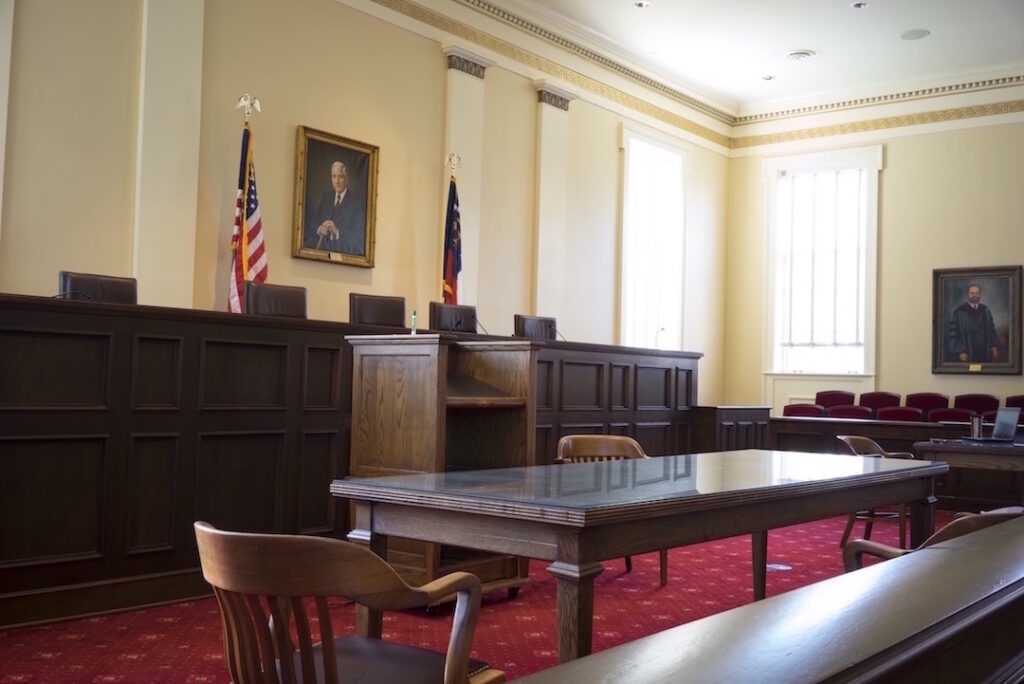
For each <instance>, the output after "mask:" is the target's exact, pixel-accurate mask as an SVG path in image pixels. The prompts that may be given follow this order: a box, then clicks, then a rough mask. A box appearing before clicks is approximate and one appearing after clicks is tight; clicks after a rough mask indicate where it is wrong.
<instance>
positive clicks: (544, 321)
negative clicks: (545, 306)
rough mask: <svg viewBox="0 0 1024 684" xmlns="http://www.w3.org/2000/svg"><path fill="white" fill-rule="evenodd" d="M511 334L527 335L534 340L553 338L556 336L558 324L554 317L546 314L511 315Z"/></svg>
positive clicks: (517, 335)
mask: <svg viewBox="0 0 1024 684" xmlns="http://www.w3.org/2000/svg"><path fill="white" fill-rule="evenodd" d="M512 329H513V332H512V334H513V335H514V336H516V337H528V338H530V339H534V340H553V339H555V338H556V337H557V336H558V326H557V324H556V321H555V319H554V318H549V317H547V316H525V315H523V314H515V315H514V316H512Z"/></svg>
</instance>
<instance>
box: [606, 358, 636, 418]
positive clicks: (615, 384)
mask: <svg viewBox="0 0 1024 684" xmlns="http://www.w3.org/2000/svg"><path fill="white" fill-rule="evenodd" d="M609 368H610V369H611V373H610V375H611V388H610V389H609V391H608V396H609V398H610V401H609V403H610V404H611V408H612V410H613V411H614V410H620V411H626V410H628V409H629V407H630V405H631V404H630V388H631V385H630V382H629V376H630V373H629V371H630V367H629V366H627V365H624V364H619V363H612V364H609Z"/></svg>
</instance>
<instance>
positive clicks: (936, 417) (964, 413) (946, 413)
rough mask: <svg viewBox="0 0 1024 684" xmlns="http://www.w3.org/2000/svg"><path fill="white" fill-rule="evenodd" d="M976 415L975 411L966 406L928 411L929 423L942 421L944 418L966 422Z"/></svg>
mask: <svg viewBox="0 0 1024 684" xmlns="http://www.w3.org/2000/svg"><path fill="white" fill-rule="evenodd" d="M973 415H974V411H971V410H970V409H965V408H937V409H932V410H931V411H929V412H928V422H929V423H940V422H942V421H944V420H952V421H960V422H963V423H966V422H967V421H969V420H970V419H971V416H973Z"/></svg>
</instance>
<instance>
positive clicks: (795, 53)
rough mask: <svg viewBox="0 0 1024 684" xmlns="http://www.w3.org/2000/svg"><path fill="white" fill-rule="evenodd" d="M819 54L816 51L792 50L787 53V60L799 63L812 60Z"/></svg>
mask: <svg viewBox="0 0 1024 684" xmlns="http://www.w3.org/2000/svg"><path fill="white" fill-rule="evenodd" d="M817 54H818V53H817V52H815V51H814V50H807V49H800V50H790V51H789V52H788V53H786V59H792V60H793V61H797V62H799V61H800V60H802V59H810V58H811V57H814V56H815V55H817Z"/></svg>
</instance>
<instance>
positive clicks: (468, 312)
mask: <svg viewBox="0 0 1024 684" xmlns="http://www.w3.org/2000/svg"><path fill="white" fill-rule="evenodd" d="M430 329H431V330H440V331H441V332H472V333H475V332H476V307H475V306H469V305H468V304H443V303H441V302H430Z"/></svg>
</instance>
